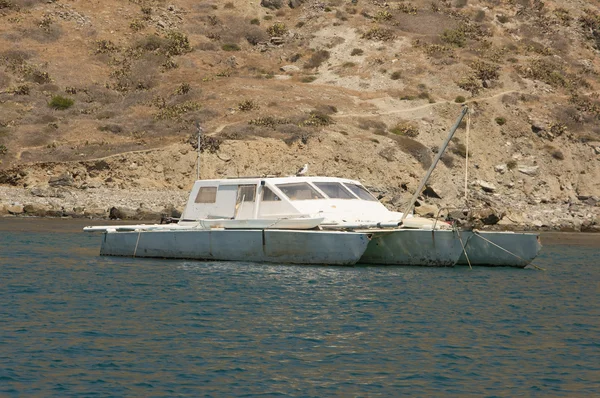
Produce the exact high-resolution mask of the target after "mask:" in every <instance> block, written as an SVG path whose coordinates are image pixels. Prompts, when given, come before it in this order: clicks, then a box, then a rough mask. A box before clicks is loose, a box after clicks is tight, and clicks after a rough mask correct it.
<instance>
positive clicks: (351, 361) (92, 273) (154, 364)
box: [0, 218, 600, 397]
mask: <svg viewBox="0 0 600 398" xmlns="http://www.w3.org/2000/svg"><path fill="white" fill-rule="evenodd" d="M83 225H84V224H83V223H82V222H81V221H73V220H71V221H69V220H40V219H29V220H25V219H9V218H4V219H2V218H0V270H1V274H0V396H2V397H92V396H94V397H125V396H127V397H132V396H135V397H176V396H190V397H201V396H206V397H244V396H246V397H257V396H265V397H277V396H297V397H326V396H340V397H377V396H384V397H397V396H418V397H429V396H460V397H466V396H477V397H481V396H483V397H500V396H501V397H513V396H539V397H549V396H563V397H577V396H581V397H591V396H599V395H600V296H599V293H600V235H583V234H582V235H566V234H565V235H555V236H553V237H551V238H550V239H549V241H547V242H546V244H545V246H544V248H543V250H542V252H541V255H540V257H539V258H538V259H537V260H536V261H535V263H536V264H537V265H538V266H539V267H542V268H544V269H545V271H541V270H538V269H534V268H529V267H528V268H526V269H513V268H474V269H473V270H470V269H469V268H468V267H457V268H415V267H373V266H370V267H361V266H357V267H315V266H290V265H265V264H254V263H239V262H238V263H235V262H196V261H179V260H155V259H132V258H112V257H100V256H98V252H99V247H100V240H101V235H99V234H87V233H83V232H81V227H82V226H83ZM542 243H544V237H542Z"/></svg>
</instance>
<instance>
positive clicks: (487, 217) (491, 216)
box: [473, 207, 503, 225]
mask: <svg viewBox="0 0 600 398" xmlns="http://www.w3.org/2000/svg"><path fill="white" fill-rule="evenodd" d="M502 216H503V215H502V214H498V212H496V211H495V210H494V209H491V208H489V207H488V208H485V209H479V210H475V211H474V213H473V217H474V218H475V219H477V220H480V221H481V222H482V223H483V225H496V224H498V221H500V219H501V218H502Z"/></svg>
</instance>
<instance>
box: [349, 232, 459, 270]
mask: <svg viewBox="0 0 600 398" xmlns="http://www.w3.org/2000/svg"><path fill="white" fill-rule="evenodd" d="M461 252H462V246H461V245H460V241H459V240H458V238H457V235H456V233H455V232H454V231H439V230H415V229H398V230H392V231H387V232H386V231H380V232H376V233H374V234H373V237H372V239H371V241H370V242H369V245H368V246H367V250H366V251H365V254H363V256H362V258H361V259H360V263H363V264H384V265H418V266H428V267H452V266H454V264H455V263H456V261H457V260H458V258H459V257H460V255H461Z"/></svg>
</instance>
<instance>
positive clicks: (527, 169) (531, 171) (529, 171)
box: [517, 166, 540, 176]
mask: <svg viewBox="0 0 600 398" xmlns="http://www.w3.org/2000/svg"><path fill="white" fill-rule="evenodd" d="M539 168H540V167H539V166H518V167H517V170H519V172H521V173H523V174H526V175H528V176H535V175H537V174H538V169H539Z"/></svg>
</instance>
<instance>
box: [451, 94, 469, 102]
mask: <svg viewBox="0 0 600 398" xmlns="http://www.w3.org/2000/svg"><path fill="white" fill-rule="evenodd" d="M465 101H466V98H465V97H463V96H462V95H459V96H457V97H456V98H455V99H454V102H456V103H458V104H462V103H463V102H465Z"/></svg>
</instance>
